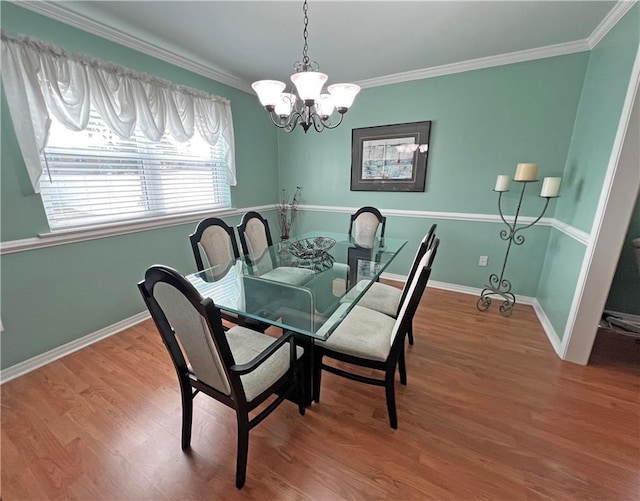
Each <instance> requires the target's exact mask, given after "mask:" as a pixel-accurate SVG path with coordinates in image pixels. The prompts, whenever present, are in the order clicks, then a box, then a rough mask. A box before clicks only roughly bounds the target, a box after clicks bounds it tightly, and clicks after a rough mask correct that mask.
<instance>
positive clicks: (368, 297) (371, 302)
mask: <svg viewBox="0 0 640 501" xmlns="http://www.w3.org/2000/svg"><path fill="white" fill-rule="evenodd" d="M436 227H437V225H436V224H433V225H431V228H429V231H428V232H427V234H426V235H425V236H424V238H423V239H422V241H421V242H420V245H419V246H418V250H417V251H416V255H415V257H414V259H413V263H412V264H411V269H410V270H409V275H408V276H407V280H406V282H405V285H404V287H403V288H402V289H399V288H397V287H394V286H392V285H388V284H383V283H380V282H375V283H373V284H371V287H370V288H369V289H368V290H367V291H366V292H365V293H364V295H363V296H362V297H361V298H360V301H358V305H360V306H364V307H365V308H369V309H371V310H375V311H379V312H380V313H384V314H385V315H389V316H390V317H393V318H396V317H397V316H398V312H399V309H400V303H402V300H403V298H404V296H405V294H406V290H407V286H408V284H410V283H411V280H412V279H413V275H414V274H415V272H416V268H417V266H418V262H419V261H420V259H421V258H422V256H424V254H425V253H426V252H427V250H429V249H430V248H431V245H432V244H433V242H434V240H435V237H436V234H435V230H436ZM366 284H367V282H366V281H360V282H358V283H357V284H356V285H355V286H354V287H353V288H352V289H351V290H350V291H349V292H348V293H347V294H346V295H345V296H344V298H343V299H342V301H348V302H353V301H354V300H355V299H356V298H357V297H358V296H359V295H360V294H361V293H362V290H363V288H364V287H365V286H366ZM407 334H408V337H409V344H413V328H412V326H411V324H409V331H408V332H407Z"/></svg>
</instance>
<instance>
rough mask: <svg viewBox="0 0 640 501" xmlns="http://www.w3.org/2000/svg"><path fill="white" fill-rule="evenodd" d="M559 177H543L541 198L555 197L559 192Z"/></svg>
mask: <svg viewBox="0 0 640 501" xmlns="http://www.w3.org/2000/svg"><path fill="white" fill-rule="evenodd" d="M561 179H562V178H560V177H545V178H544V181H543V182H542V190H540V196H541V197H557V196H558V192H559V191H560V180H561Z"/></svg>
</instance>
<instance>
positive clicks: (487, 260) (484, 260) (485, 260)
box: [478, 256, 489, 266]
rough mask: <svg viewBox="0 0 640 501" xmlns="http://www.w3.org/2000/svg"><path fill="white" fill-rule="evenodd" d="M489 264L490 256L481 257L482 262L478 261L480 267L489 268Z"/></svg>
mask: <svg viewBox="0 0 640 501" xmlns="http://www.w3.org/2000/svg"><path fill="white" fill-rule="evenodd" d="M488 262H489V257H488V256H480V261H478V266H487V263H488Z"/></svg>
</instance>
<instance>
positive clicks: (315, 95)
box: [291, 71, 329, 106]
mask: <svg viewBox="0 0 640 501" xmlns="http://www.w3.org/2000/svg"><path fill="white" fill-rule="evenodd" d="M328 78H329V77H328V76H327V75H325V74H324V73H320V72H319V71H301V72H300V73H294V74H293V75H291V81H292V82H293V83H294V85H295V86H296V90H297V91H298V96H300V99H302V100H303V101H304V104H306V105H307V106H313V103H315V102H316V101H318V100H319V99H320V91H322V86H323V85H324V83H325V82H326V81H327V79H328Z"/></svg>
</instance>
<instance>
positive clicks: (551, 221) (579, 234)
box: [298, 205, 590, 245]
mask: <svg viewBox="0 0 640 501" xmlns="http://www.w3.org/2000/svg"><path fill="white" fill-rule="evenodd" d="M298 210H303V211H305V210H306V211H311V212H335V213H340V214H353V213H354V212H355V211H356V210H358V207H339V206H331V205H300V206H299V207H298ZM380 212H382V214H383V215H384V216H391V217H416V218H422V219H441V220H451V221H471V222H478V223H499V224H504V223H503V221H502V219H501V218H500V216H499V215H497V214H476V213H465V212H438V211H423V210H408V209H380ZM505 219H506V220H507V221H513V216H512V215H505ZM535 219H536V218H534V217H532V216H521V217H519V218H518V221H520V222H522V223H524V224H529V223H532V222H533V221H535ZM538 225H540V226H551V227H552V228H554V229H555V230H558V231H560V232H562V233H564V234H565V235H567V236H569V237H571V238H573V239H574V240H576V241H577V242H580V243H581V244H582V245H588V243H589V241H590V235H589V233H587V232H585V231H582V230H579V229H578V228H575V227H573V226H571V225H570V224H567V223H565V222H563V221H560V220H558V219H555V218H549V217H544V218H542V219H541V220H540V221H539V222H538Z"/></svg>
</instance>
